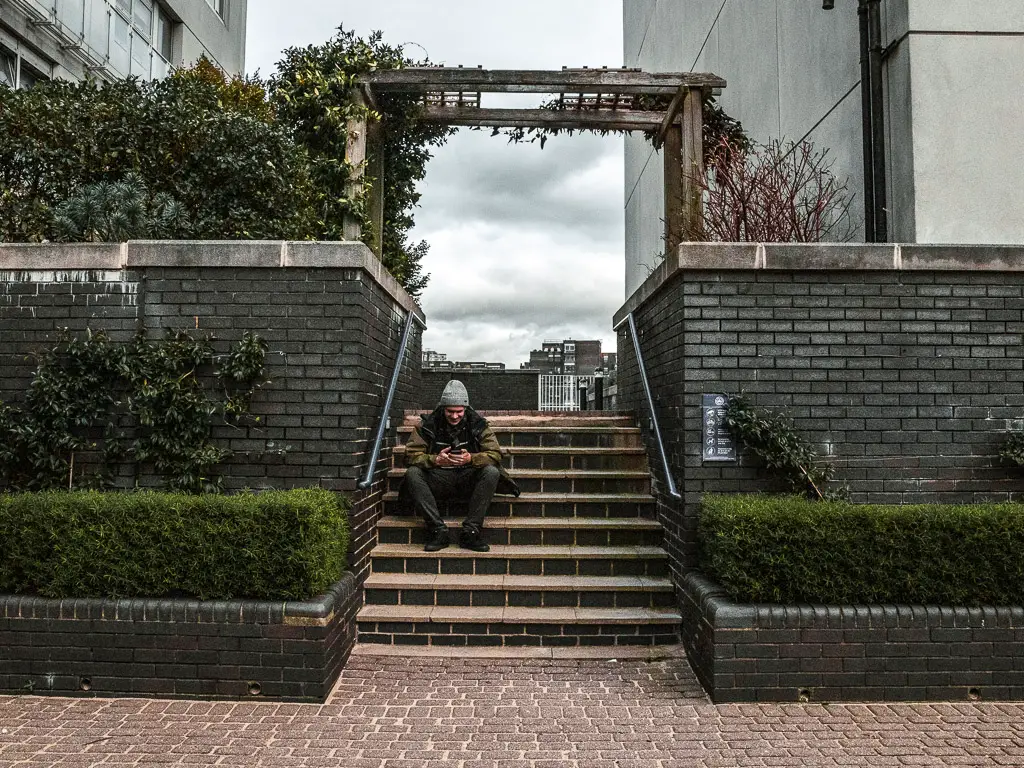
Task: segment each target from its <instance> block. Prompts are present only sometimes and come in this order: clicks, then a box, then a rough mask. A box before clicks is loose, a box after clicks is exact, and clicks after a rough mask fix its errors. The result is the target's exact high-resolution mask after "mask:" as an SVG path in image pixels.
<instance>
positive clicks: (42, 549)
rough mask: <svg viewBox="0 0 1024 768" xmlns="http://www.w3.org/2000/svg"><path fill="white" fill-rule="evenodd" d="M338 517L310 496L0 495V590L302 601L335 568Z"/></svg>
mask: <svg viewBox="0 0 1024 768" xmlns="http://www.w3.org/2000/svg"><path fill="white" fill-rule="evenodd" d="M347 512H348V503H347V501H346V500H344V498H343V497H339V496H338V495H337V494H334V493H331V492H329V491H325V490H321V489H305V490H294V491H267V492H265V493H244V494H239V495H236V496H222V495H215V494H207V495H201V496H191V495H186V494H173V493H154V492H137V493H113V492H112V493H103V492H100V491H73V492H66V491H46V492H41V493H19V494H0V542H3V548H2V550H0V592H8V593H10V592H13V593H22V592H27V593H37V594H39V595H42V596H45V597H163V596H167V595H188V596H194V597H198V598H201V599H212V598H252V599H274V600H286V599H287V600H294V599H303V598H308V597H312V596H315V595H318V594H321V593H322V592H323V591H324V590H325V589H327V587H328V586H329V585H330V584H332V583H333V582H335V581H337V580H338V579H339V578H340V577H341V574H342V572H343V571H344V569H345V565H346V556H347V553H348V518H347Z"/></svg>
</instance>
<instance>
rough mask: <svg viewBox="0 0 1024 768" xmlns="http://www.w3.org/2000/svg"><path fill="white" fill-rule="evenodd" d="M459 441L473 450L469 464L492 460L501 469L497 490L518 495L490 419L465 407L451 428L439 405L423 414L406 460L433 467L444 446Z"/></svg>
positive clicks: (483, 463) (412, 463) (409, 464)
mask: <svg viewBox="0 0 1024 768" xmlns="http://www.w3.org/2000/svg"><path fill="white" fill-rule="evenodd" d="M453 442H454V443H456V444H457V445H458V446H459V447H460V448H464V449H465V450H467V451H469V452H470V453H471V454H473V460H472V463H471V465H470V466H473V467H485V466H487V465H489V464H492V465H494V466H496V467H497V468H498V470H499V471H500V472H501V478H500V479H499V480H498V488H497V490H496V491H495V493H500V494H502V495H506V496H518V495H519V486H517V485H516V484H515V481H514V480H513V479H512V478H511V477H509V475H508V472H507V471H506V470H505V468H504V467H503V466H502V465H501V446H500V445H499V444H498V438H497V437H495V436H494V432H493V430H491V428H490V426H489V425H488V424H487V419H485V418H484V417H483V416H481V415H480V414H479V413H477V412H476V411H474V410H473V409H472V408H466V413H465V415H464V416H463V417H462V421H461V422H459V424H458V426H457V427H455V428H452V427H451V425H450V424H448V420H447V419H446V418H445V417H444V408H443V407H440V406H439V407H437V408H435V409H434V410H433V412H431V413H428V414H426V415H425V416H422V417H421V418H420V423H419V425H418V426H417V427H416V429H415V430H413V433H412V436H411V437H410V438H409V441H408V442H407V443H406V444H405V463H406V465H407V466H410V467H422V468H423V469H434V467H435V464H434V460H435V459H436V458H437V454H439V453H440V452H441V451H442V450H444V449H445V448H447V447H449V446H450V445H452V443H453Z"/></svg>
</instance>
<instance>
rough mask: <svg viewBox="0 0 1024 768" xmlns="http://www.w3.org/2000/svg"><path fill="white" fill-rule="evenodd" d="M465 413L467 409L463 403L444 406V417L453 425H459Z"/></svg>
mask: <svg viewBox="0 0 1024 768" xmlns="http://www.w3.org/2000/svg"><path fill="white" fill-rule="evenodd" d="M465 415H466V409H465V408H464V407H463V406H461V405H446V406H445V407H444V417H445V419H447V420H448V423H449V424H451V425H452V426H453V427H454V426H456V425H458V423H459V422H460V421H462V417H463V416H465Z"/></svg>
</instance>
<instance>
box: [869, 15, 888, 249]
mask: <svg viewBox="0 0 1024 768" xmlns="http://www.w3.org/2000/svg"><path fill="white" fill-rule="evenodd" d="M881 16H882V13H881V0H868V27H869V29H868V37H869V50H868V59H869V61H870V64H871V66H870V69H871V123H872V139H871V145H872V147H871V149H872V152H871V156H872V160H873V161H874V166H875V167H874V171H873V173H872V180H873V181H874V185H875V206H874V207H875V239H874V242H876V243H884V242H886V241H887V240H888V239H889V216H888V212H887V208H888V204H887V201H886V178H885V176H886V174H885V113H884V112H883V109H884V102H883V96H884V94H883V91H882V18H881Z"/></svg>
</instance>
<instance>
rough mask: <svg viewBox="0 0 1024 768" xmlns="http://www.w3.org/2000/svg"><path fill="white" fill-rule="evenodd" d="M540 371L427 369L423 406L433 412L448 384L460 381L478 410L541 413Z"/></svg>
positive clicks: (422, 397)
mask: <svg viewBox="0 0 1024 768" xmlns="http://www.w3.org/2000/svg"><path fill="white" fill-rule="evenodd" d="M539 375H540V374H539V373H538V372H537V371H438V370H431V369H429V368H424V369H423V387H422V390H421V394H420V398H419V402H420V405H419V407H420V408H422V409H433V408H434V407H436V406H437V401H438V400H439V399H440V398H441V392H442V391H443V390H444V387H445V384H447V383H448V382H449V381H451V380H452V379H458V380H459V381H461V382H462V383H463V384H465V385H466V389H467V390H468V391H469V402H470V403H471V404H472V406H473V407H474V408H475V409H476V410H478V411H535V410H537V405H538V401H537V381H538V377H539Z"/></svg>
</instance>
